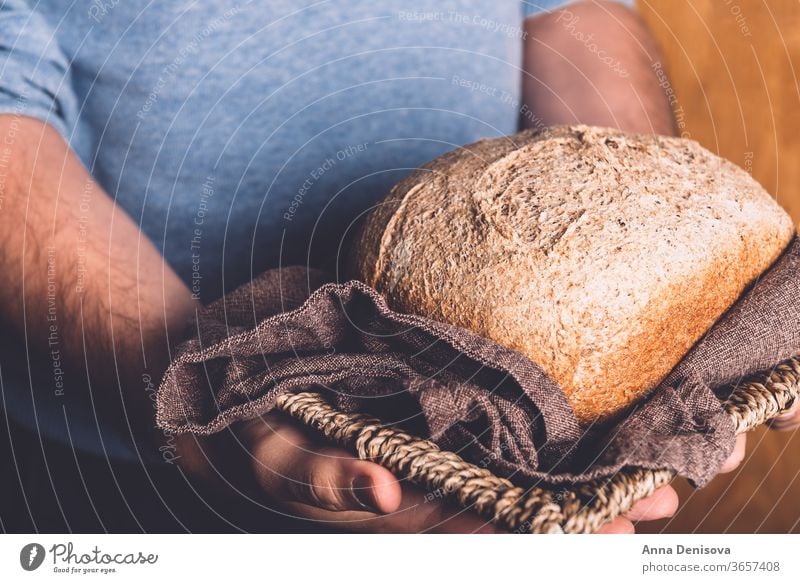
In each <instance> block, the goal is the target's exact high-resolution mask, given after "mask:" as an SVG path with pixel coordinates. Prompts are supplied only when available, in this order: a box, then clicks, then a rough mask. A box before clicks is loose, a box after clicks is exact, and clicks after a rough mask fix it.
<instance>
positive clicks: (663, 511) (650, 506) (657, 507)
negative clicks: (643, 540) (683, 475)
mask: <svg viewBox="0 0 800 583" xmlns="http://www.w3.org/2000/svg"><path fill="white" fill-rule="evenodd" d="M677 510H678V493H677V492H675V490H674V489H673V488H672V487H671V486H662V487H661V488H657V489H656V490H654V491H653V493H652V494H650V495H649V496H648V497H647V498H643V499H641V500H639V501H638V502H637V503H636V504H634V505H633V508H631V509H630V510H629V511H628V512H626V513H625V517H626V518H627V519H629V520H632V521H634V522H636V521H639V520H658V519H660V518H668V517H670V516H672V515H673V514H675V512H676V511H677Z"/></svg>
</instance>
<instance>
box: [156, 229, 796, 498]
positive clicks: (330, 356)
mask: <svg viewBox="0 0 800 583" xmlns="http://www.w3.org/2000/svg"><path fill="white" fill-rule="evenodd" d="M326 281H327V278H326V277H325V275H324V274H323V273H321V272H319V271H315V270H312V269H306V268H301V267H288V268H283V269H279V270H272V271H268V272H266V273H264V274H262V275H261V276H259V277H258V278H256V279H255V280H254V281H252V282H251V283H250V284H248V285H245V286H243V287H241V288H239V289H238V290H236V291H234V292H233V293H231V294H229V295H228V296H226V297H224V298H222V299H221V300H218V301H216V302H214V303H212V304H210V305H209V306H208V307H206V308H205V309H203V310H202V311H200V312H199V314H198V316H197V318H196V320H193V321H192V327H193V335H194V337H193V338H192V339H190V340H188V341H187V342H185V343H184V344H182V345H181V346H180V347H179V349H178V354H177V356H176V358H175V360H174V362H173V363H172V365H171V366H170V368H169V370H168V371H167V373H166V375H165V377H164V380H163V382H162V384H161V386H160V388H159V392H158V398H157V421H158V424H159V426H160V427H162V428H163V429H167V430H170V431H173V432H193V433H196V434H201V435H206V434H211V433H214V432H217V431H220V430H222V429H223V428H225V427H226V426H227V425H229V424H230V423H233V422H234V421H237V420H241V419H247V418H252V417H255V416H257V415H260V414H263V413H265V412H267V411H269V410H270V409H271V408H272V407H273V406H274V402H275V398H276V396H277V395H278V394H280V393H282V392H284V391H302V390H309V389H311V390H316V391H321V392H322V393H323V394H325V395H326V396H327V397H329V399H330V400H331V402H333V403H334V404H335V405H336V406H337V407H339V408H341V409H343V410H347V411H363V412H367V413H369V414H372V415H375V416H377V417H379V418H380V419H383V420H384V421H386V422H390V423H396V424H398V425H399V426H401V427H403V428H405V429H407V430H409V431H411V432H413V433H416V434H418V435H421V436H424V437H430V438H431V439H433V440H434V441H435V442H436V443H438V444H439V445H440V446H441V447H442V448H444V449H448V450H451V451H454V452H457V453H458V454H460V455H461V456H462V457H464V458H466V459H468V460H471V461H472V462H473V463H476V464H478V465H481V466H484V467H487V468H489V469H490V470H492V471H493V472H495V473H496V474H498V475H502V476H505V477H509V478H510V479H512V480H513V481H515V482H516V483H518V484H520V485H531V484H534V483H539V482H545V483H548V484H553V485H556V484H560V485H564V486H569V485H570V484H573V483H575V482H579V481H585V480H587V479H591V478H597V477H605V476H609V475H611V474H613V473H614V472H616V471H617V470H618V469H619V468H620V467H622V466H625V465H636V466H642V467H648V468H670V469H672V470H675V471H677V472H679V473H681V474H682V475H684V476H686V477H687V478H689V479H690V480H691V481H692V482H693V483H694V484H696V485H698V486H702V485H704V484H706V483H707V482H708V481H709V480H710V479H711V478H712V477H714V475H715V474H716V473H717V472H718V470H719V468H720V466H721V464H722V462H723V461H724V460H725V459H726V458H727V456H728V455H729V454H730V452H731V451H732V449H733V444H734V432H733V425H732V423H731V421H730V420H729V419H728V417H727V415H726V414H725V412H724V411H723V407H722V401H721V399H724V398H725V397H726V396H727V395H726V394H725V393H726V388H727V387H728V386H729V385H730V384H731V383H735V382H737V381H739V380H740V379H741V377H742V376H744V375H748V374H751V373H755V372H757V371H761V370H764V369H769V368H770V367H772V366H774V365H775V364H777V363H778V362H779V361H781V360H784V359H786V358H789V357H791V356H794V355H795V354H797V353H800V327H799V326H798V325H797V322H800V286H798V283H799V282H800V241H798V239H797V238H795V240H794V241H793V242H792V243H791V244H790V246H789V248H788V249H787V251H786V252H784V254H783V255H782V256H781V258H780V259H779V260H778V261H777V262H776V263H775V265H773V266H772V267H771V269H770V270H769V271H768V272H767V273H766V274H764V275H763V276H762V277H761V278H760V280H759V281H758V282H756V283H755V284H754V285H753V286H751V287H750V288H749V289H748V290H747V291H746V292H745V293H744V294H743V295H742V297H741V298H740V299H739V301H738V302H737V303H736V304H735V305H734V306H733V307H732V308H731V309H730V310H728V312H727V313H726V314H725V315H724V316H723V317H722V318H721V319H720V320H719V321H718V322H717V323H716V324H715V325H714V326H713V328H712V329H711V330H710V331H709V332H708V333H707V334H706V336H705V337H704V338H703V339H702V340H701V341H700V342H699V343H698V344H697V345H696V346H695V347H694V348H693V349H692V350H691V351H690V352H689V353H688V354H687V355H686V356H685V357H684V359H683V360H682V361H681V362H680V363H679V364H678V366H677V367H676V368H675V369H674V370H673V372H672V373H671V374H670V375H669V377H668V378H667V379H666V380H665V381H664V382H663V383H661V385H659V386H658V387H657V388H656V389H655V390H654V391H652V392H651V393H650V395H649V396H648V398H646V399H643V400H642V401H641V402H639V403H637V405H636V407H634V408H632V409H631V410H630V411H629V412H627V413H626V414H625V415H624V416H623V417H622V418H621V419H619V420H618V421H617V422H615V423H612V424H607V425H605V426H593V427H581V426H579V424H578V422H577V420H576V418H575V416H574V414H573V412H572V410H571V408H570V406H569V405H568V403H567V401H566V399H565V397H564V395H563V393H562V391H561V390H560V389H559V387H558V386H557V385H556V384H555V382H554V381H553V380H551V379H550V378H549V377H547V376H546V375H545V373H544V372H543V371H542V370H541V369H540V368H539V367H538V366H537V365H536V364H535V363H534V362H532V361H530V360H529V359H527V358H526V357H524V356H522V355H521V354H519V353H517V352H515V351H513V350H509V349H507V348H504V347H502V346H499V345H497V344H495V343H494V342H492V341H490V340H487V339H485V338H482V337H480V336H477V335H475V334H472V333H471V332H468V331H466V330H463V329H461V328H457V327H454V326H449V325H446V324H442V323H438V322H434V321H431V320H428V319H426V318H421V317H417V316H412V315H407V314H401V313H398V312H394V311H392V310H391V309H389V308H388V307H387V305H386V303H385V302H384V300H383V299H382V298H381V296H379V295H378V293H377V292H375V291H374V290H373V289H371V288H369V287H367V286H366V285H364V284H362V283H359V282H354V281H350V282H347V283H342V284H335V283H326Z"/></svg>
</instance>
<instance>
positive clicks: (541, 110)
mask: <svg viewBox="0 0 800 583" xmlns="http://www.w3.org/2000/svg"><path fill="white" fill-rule="evenodd" d="M525 32H526V35H525V36H526V40H525V52H524V58H523V61H524V63H523V65H524V69H525V72H524V74H523V100H524V103H525V108H524V109H523V115H522V120H523V124H524V125H525V126H526V127H536V126H540V125H545V126H547V125H554V124H563V123H573V124H574V123H585V124H590V125H599V126H608V127H618V128H620V129H623V130H626V131H633V132H641V133H658V134H665V135H671V134H674V133H675V125H674V120H673V116H672V111H671V109H670V105H669V102H668V100H667V98H666V95H665V93H664V92H663V91H662V90H661V87H660V86H659V83H660V80H659V78H658V76H657V70H656V69H657V67H658V66H659V65H660V62H661V61H660V55H659V52H658V47H657V46H656V43H655V42H654V40H653V39H652V37H651V35H650V33H649V31H648V30H647V27H646V25H645V24H644V22H643V21H642V20H641V18H639V16H638V15H636V14H635V13H634V12H633V11H631V10H630V9H628V8H627V7H625V6H621V5H619V4H617V3H615V2H600V3H598V2H576V3H573V4H570V5H568V6H567V7H565V8H564V9H563V10H559V11H555V12H553V13H551V14H544V15H541V16H537V17H534V18H530V19H528V20H527V21H526V23H525Z"/></svg>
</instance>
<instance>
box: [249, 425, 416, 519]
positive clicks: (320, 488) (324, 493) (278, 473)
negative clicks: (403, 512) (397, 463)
mask: <svg viewBox="0 0 800 583" xmlns="http://www.w3.org/2000/svg"><path fill="white" fill-rule="evenodd" d="M263 421H264V423H266V424H267V429H263V428H257V429H256V431H258V432H259V435H258V437H257V438H255V439H251V440H250V441H251V443H252V445H251V453H252V454H253V460H252V463H253V468H254V471H255V473H256V476H257V479H258V482H259V484H260V485H261V487H262V488H263V489H264V490H265V491H266V492H268V493H269V495H270V496H272V497H273V498H275V499H277V500H279V501H281V502H285V503H291V502H295V503H301V504H306V505H309V506H315V507H318V508H323V509H325V510H330V511H334V512H344V511H348V510H355V511H361V512H364V511H366V512H375V513H387V512H392V511H394V510H396V509H397V507H398V506H399V505H400V500H401V490H400V484H399V483H398V482H397V478H395V476H394V475H393V474H392V473H391V472H390V471H389V470H387V469H385V468H383V467H381V466H379V465H378V464H374V463H371V462H366V461H362V460H357V459H355V458H354V457H353V456H351V455H350V454H349V453H348V452H346V451H345V450H342V449H338V448H333V447H321V446H319V445H318V444H317V443H316V441H315V440H314V439H313V438H312V437H311V436H309V435H308V434H307V433H306V432H305V431H304V430H303V429H302V428H299V427H297V426H296V425H295V424H294V423H286V422H284V421H283V420H280V419H274V418H271V417H269V416H267V417H265V418H264V420H263ZM271 421H274V423H273V424H271V425H270V422H271Z"/></svg>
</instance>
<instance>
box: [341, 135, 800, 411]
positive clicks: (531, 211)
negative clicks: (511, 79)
mask: <svg viewBox="0 0 800 583" xmlns="http://www.w3.org/2000/svg"><path fill="white" fill-rule="evenodd" d="M793 231H794V228H793V225H792V223H791V220H790V219H789V217H788V215H786V213H784V212H783V211H782V210H781V209H780V208H779V207H778V206H777V204H775V202H774V201H773V200H772V199H771V198H770V196H769V195H768V194H767V193H766V192H764V191H763V189H762V188H761V187H760V186H759V185H758V184H757V183H756V182H755V181H753V180H752V178H750V176H749V175H748V174H747V173H745V172H744V171H743V170H741V169H739V168H737V167H736V166H734V165H733V164H731V163H730V162H727V161H724V160H721V159H720V158H717V157H716V156H714V155H713V154H711V153H710V152H708V151H706V150H704V149H703V148H701V147H700V146H699V145H698V144H696V143H695V142H692V141H689V140H682V139H678V138H665V137H656V136H637V135H627V134H623V133H621V132H618V131H615V130H610V129H604V128H592V127H586V126H577V127H556V128H550V129H548V130H544V131H541V132H532V131H528V132H522V133H520V134H516V135H514V136H509V137H507V138H500V139H494V140H484V141H481V142H478V143H477V144H472V145H470V146H467V147H465V148H463V149H459V150H456V151H454V152H451V153H449V154H446V155H445V156H442V157H440V158H437V159H436V160H434V161H432V162H430V163H429V164H427V165H426V166H425V167H423V168H422V169H420V170H419V171H417V172H416V173H414V174H413V175H412V176H410V177H409V178H408V179H406V180H404V181H403V182H401V183H400V184H398V185H397V186H396V187H395V188H394V189H393V190H392V192H391V194H390V196H389V197H388V198H387V201H386V203H385V204H384V205H383V206H381V207H380V208H379V209H378V210H377V211H376V212H375V213H373V215H372V216H371V217H369V219H368V220H367V223H366V225H365V227H364V229H363V230H362V233H361V238H360V239H359V240H358V243H357V245H356V247H355V249H356V251H355V257H354V261H353V265H354V266H355V269H356V272H357V274H358V275H359V276H360V277H361V278H362V279H363V280H364V281H365V282H367V283H368V284H370V285H372V286H373V287H375V288H376V289H378V290H379V291H381V292H382V293H383V294H384V295H385V296H386V297H387V300H388V301H389V303H390V304H391V305H392V306H393V307H395V308H396V309H399V310H403V311H407V312H414V313H418V314H422V315H425V316H428V317H431V318H434V319H439V320H442V321H446V322H449V323H452V324H455V325H458V326H462V327H464V328H468V329H470V330H472V331H474V332H476V333H478V334H482V335H484V336H486V337H488V338H491V339H493V340H495V341H496V342H498V343H500V344H504V345H506V346H509V347H510V348H513V349H515V350H518V351H520V352H521V353H523V354H525V355H526V356H528V357H529V358H531V359H532V360H534V361H535V362H537V363H538V364H539V365H540V366H541V367H542V368H543V369H544V370H545V371H546V372H547V373H548V374H549V375H550V376H551V377H552V378H553V379H554V380H556V381H557V382H558V383H559V385H560V386H561V387H562V388H563V390H564V391H565V393H566V395H567V397H568V399H569V401H570V403H571V404H572V406H573V408H574V410H575V412H576V414H577V416H578V417H579V419H580V420H581V421H583V422H590V421H593V420H598V419H599V420H603V419H607V418H609V417H610V416H613V415H614V414H616V413H618V412H619V411H621V410H623V409H624V408H625V407H627V406H628V405H630V404H631V403H633V402H635V400H636V399H638V398H639V397H641V396H642V395H644V394H645V393H647V392H648V391H649V390H650V389H652V388H653V387H654V386H656V385H657V384H658V382H660V381H661V380H662V379H663V378H664V377H665V376H666V375H667V374H668V373H669V371H670V370H671V369H672V368H673V367H674V365H675V364H677V362H678V361H679V360H680V358H681V357H682V356H683V355H684V354H685V353H686V351H687V350H688V349H689V348H690V347H691V346H692V345H693V344H694V343H695V342H696V341H697V340H698V339H699V338H700V337H701V336H702V334H703V333H704V332H705V331H706V330H707V329H708V328H709V327H710V326H711V324H712V323H713V322H714V321H715V320H716V319H717V318H719V316H720V315H721V314H722V313H723V312H724V311H725V310H726V309H727V308H728V307H729V306H730V305H731V304H732V303H733V302H734V301H735V299H736V298H737V297H738V296H739V295H740V294H741V292H742V291H743V290H744V288H745V286H746V285H747V284H748V283H749V282H751V281H752V280H753V278H755V277H756V276H757V275H758V274H760V273H761V272H763V271H764V270H765V269H766V268H767V267H768V266H769V265H770V264H771V263H772V262H773V261H774V260H775V259H776V257H777V256H778V255H779V254H780V252H781V251H782V250H783V248H784V247H785V246H786V244H787V243H788V241H789V239H790V238H791V235H792V233H793Z"/></svg>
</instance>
